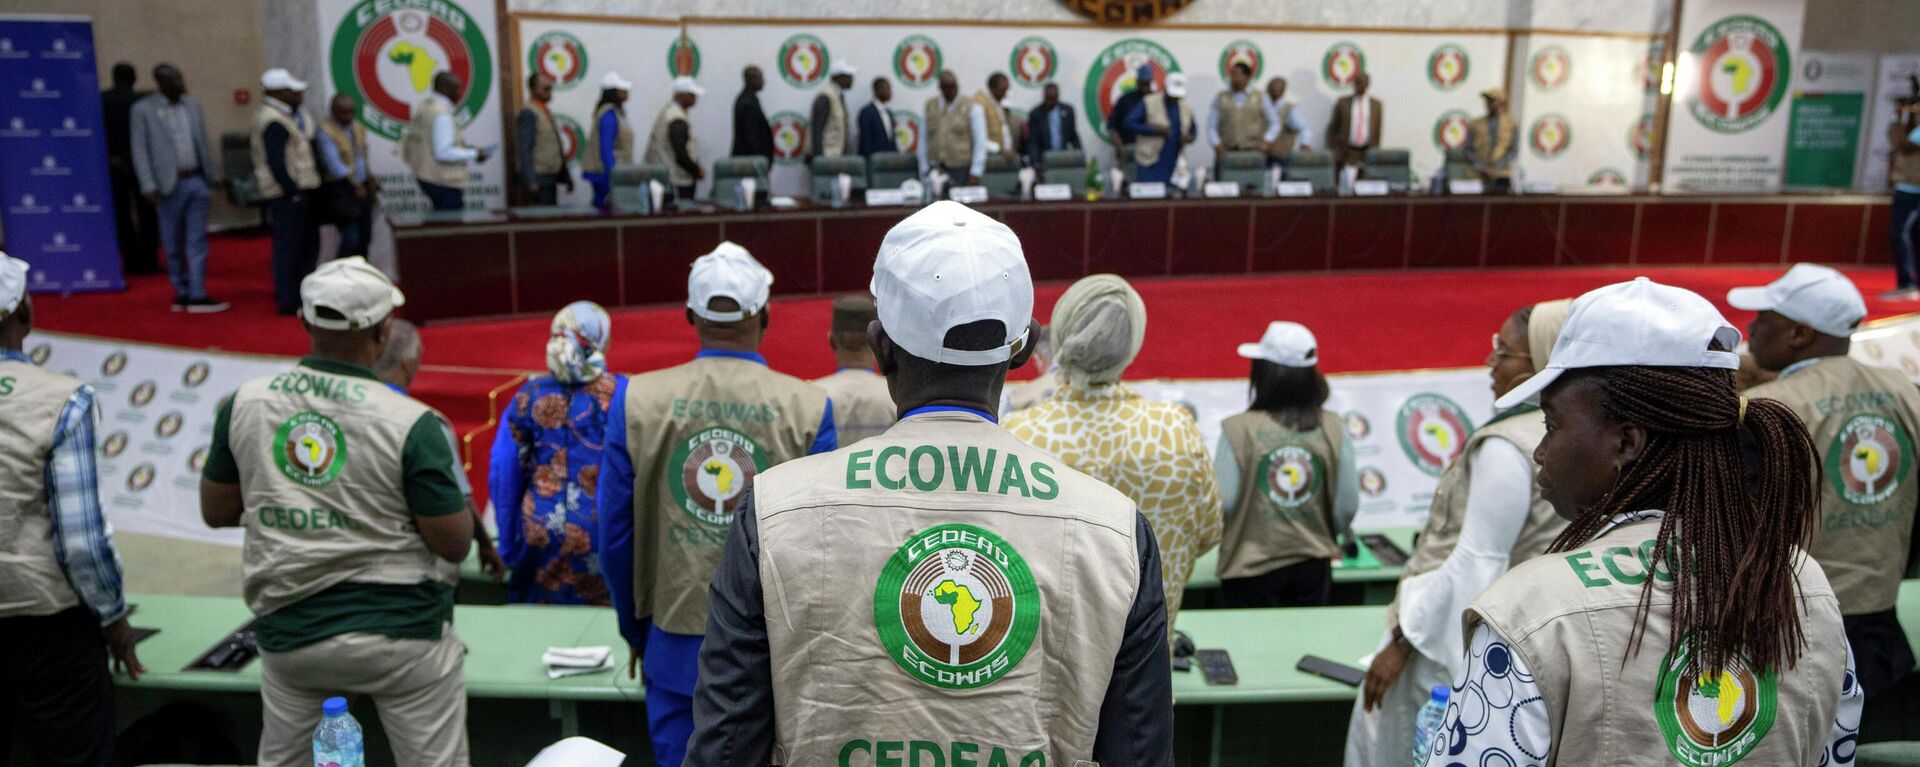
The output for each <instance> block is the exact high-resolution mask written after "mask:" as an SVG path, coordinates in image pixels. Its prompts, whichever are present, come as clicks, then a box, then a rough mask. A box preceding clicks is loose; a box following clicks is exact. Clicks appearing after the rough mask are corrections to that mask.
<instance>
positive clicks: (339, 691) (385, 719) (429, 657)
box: [260, 623, 467, 767]
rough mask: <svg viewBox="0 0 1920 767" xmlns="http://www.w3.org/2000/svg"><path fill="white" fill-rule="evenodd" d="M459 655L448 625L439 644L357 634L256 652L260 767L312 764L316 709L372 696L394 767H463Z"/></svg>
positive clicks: (464, 714)
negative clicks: (340, 698)
mask: <svg viewBox="0 0 1920 767" xmlns="http://www.w3.org/2000/svg"><path fill="white" fill-rule="evenodd" d="M465 655H466V648H464V647H462V646H461V645H460V637H459V636H458V635H456V634H455V633H454V630H453V624H451V623H449V624H447V625H446V628H445V630H444V631H443V632H442V633H441V635H440V639H439V640H438V641H433V640H427V639H394V638H391V637H384V636H380V635H378V634H362V633H357V632H356V633H347V634H341V635H339V636H335V637H330V638H327V639H323V640H320V641H318V642H315V643H313V644H310V645H307V646H306V647H302V648H300V649H298V650H294V651H292V652H282V653H272V652H262V653H260V701H261V704H262V705H261V708H262V720H263V721H262V725H261V728H260V764H261V767H306V765H309V764H312V763H313V729H314V728H315V727H317V726H319V724H320V718H321V714H320V704H321V703H322V702H324V701H326V699H327V698H330V697H333V696H336V695H342V696H344V695H352V694H358V695H369V696H372V697H373V702H374V705H375V706H376V707H378V709H379V711H380V723H381V724H382V725H383V726H384V727H385V728H386V731H387V739H388V740H389V741H391V742H392V744H393V760H394V763H395V764H398V765H400V767H466V766H467V680H466V676H465V674H464V672H463V670H462V666H463V662H464V658H465Z"/></svg>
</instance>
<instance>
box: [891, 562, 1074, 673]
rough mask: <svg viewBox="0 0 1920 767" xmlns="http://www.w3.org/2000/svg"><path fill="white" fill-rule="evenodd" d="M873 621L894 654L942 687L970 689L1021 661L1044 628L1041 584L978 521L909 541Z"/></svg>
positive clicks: (910, 670)
mask: <svg viewBox="0 0 1920 767" xmlns="http://www.w3.org/2000/svg"><path fill="white" fill-rule="evenodd" d="M873 625H874V628H875V630H877V631H878V632H879V635H880V644H881V645H882V646H884V647H885V648H886V649H887V655H888V657H891V658H893V662H894V663H896V664H899V666H900V669H901V670H902V671H905V672H907V675H908V676H911V677H913V678H915V679H918V680H920V681H922V682H925V683H927V684H930V685H933V686H935V687H940V688H944V689H949V690H970V689H975V688H979V687H985V686H987V685H990V684H993V683H994V682H996V681H999V680H1000V678H1001V677H1004V676H1006V675H1007V673H1008V672H1010V671H1012V670H1013V669H1014V667H1016V666H1019V665H1020V660H1021V659H1022V658H1025V657H1026V655H1027V650H1028V649H1030V648H1031V647H1032V646H1033V639H1034V637H1035V636H1036V635H1037V634H1039V633H1040V588H1039V586H1037V585H1035V584H1034V582H1033V573H1032V572H1031V571H1030V570H1028V569H1027V561H1026V560H1025V559H1022V558H1021V557H1020V552H1018V551H1014V549H1013V547H1012V546H1010V545H1008V544H1007V542H1006V541H1005V540H1002V539H1001V538H1000V536H997V535H994V534H993V533H990V532H987V531H986V530H983V529H981V528H978V527H974V526H972V525H963V524H949V525H940V526H938V527H932V528H928V529H927V530H924V531H921V532H920V533H917V534H915V535H913V536H912V537H910V538H908V539H907V542H906V543H904V544H902V545H901V546H900V548H899V549H897V550H895V551H894V552H893V556H892V557H890V558H888V559H887V564H886V566H885V567H884V568H882V569H881V571H880V581H879V583H878V584H876V585H875V586H874V588H873Z"/></svg>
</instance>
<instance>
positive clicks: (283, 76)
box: [260, 67, 307, 93]
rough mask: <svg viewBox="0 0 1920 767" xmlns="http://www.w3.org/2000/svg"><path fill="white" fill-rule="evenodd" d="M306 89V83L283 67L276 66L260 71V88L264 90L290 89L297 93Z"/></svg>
mask: <svg viewBox="0 0 1920 767" xmlns="http://www.w3.org/2000/svg"><path fill="white" fill-rule="evenodd" d="M306 89H307V84H306V83H304V82H301V81H300V80H299V79H297V78H295V77H294V76H293V73H292V72H288V71H287V70H285V69H281V68H280V67H274V68H272V69H269V70H267V71H265V72H261V73H260V90H263V91H279V90H288V91H293V92H295V93H299V92H300V91H304V90H306Z"/></svg>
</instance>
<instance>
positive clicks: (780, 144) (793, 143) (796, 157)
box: [767, 112, 807, 165]
mask: <svg viewBox="0 0 1920 767" xmlns="http://www.w3.org/2000/svg"><path fill="white" fill-rule="evenodd" d="M767 124H769V125H771V126H773V161H774V162H777V163H780V164H781V165H788V164H792V163H796V162H799V161H800V158H801V157H804V156H806V154H807V118H806V117H805V116H804V115H802V114H800V113H799V112H775V113H773V116H772V117H769V118H767Z"/></svg>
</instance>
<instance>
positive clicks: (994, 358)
mask: <svg viewBox="0 0 1920 767" xmlns="http://www.w3.org/2000/svg"><path fill="white" fill-rule="evenodd" d="M869 287H870V288H871V289H872V291H873V300H874V305H875V308H876V309H877V310H878V311H879V314H880V325H881V327H884V328H886V331H887V335H888V336H889V337H891V338H892V339H893V342H894V343H896V344H899V345H900V348H902V349H906V350H907V351H908V352H909V353H911V354H913V356H915V357H919V358H921V359H925V360H931V361H933V362H940V363H945V364H950V365H967V366H982V365H997V364H999V363H1002V362H1006V361H1008V360H1010V359H1013V355H1014V353H1015V352H1016V351H1018V350H1019V349H1020V348H1021V347H1023V346H1025V345H1026V342H1027V332H1028V329H1029V328H1028V326H1029V325H1031V324H1032V322H1033V276H1032V275H1031V274H1029V273H1028V271H1027V257H1026V254H1025V253H1023V252H1022V251H1021V249H1020V238H1018V237H1015V236H1014V234H1013V230H1012V229H1008V228H1007V225H1006V224H1002V223H1000V222H999V221H995V220H993V219H992V218H989V217H987V216H986V215H983V214H981V213H980V212H979V211H976V210H974V209H972V208H969V207H967V206H965V205H961V204H960V203H957V202H953V201H951V200H941V201H939V202H936V203H934V204H932V205H928V206H926V207H924V208H921V209H920V210H919V212H917V213H914V214H913V215H911V216H908V217H907V218H906V220H903V221H901V222H900V223H898V224H895V225H894V226H893V228H892V229H889V230H887V236H886V238H885V239H883V240H881V241H880V255H879V257H878V258H876V259H874V262H873V282H872V284H871V285H870V286H869ZM981 320H994V321H997V322H999V323H1000V324H1001V325H1003V326H1005V328H1006V341H1005V342H1004V343H1002V344H1001V345H999V346H995V347H993V348H991V349H950V348H947V332H948V331H951V330H953V329H954V328H957V327H960V326H961V325H965V324H968V323H971V322H979V321H981Z"/></svg>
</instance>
